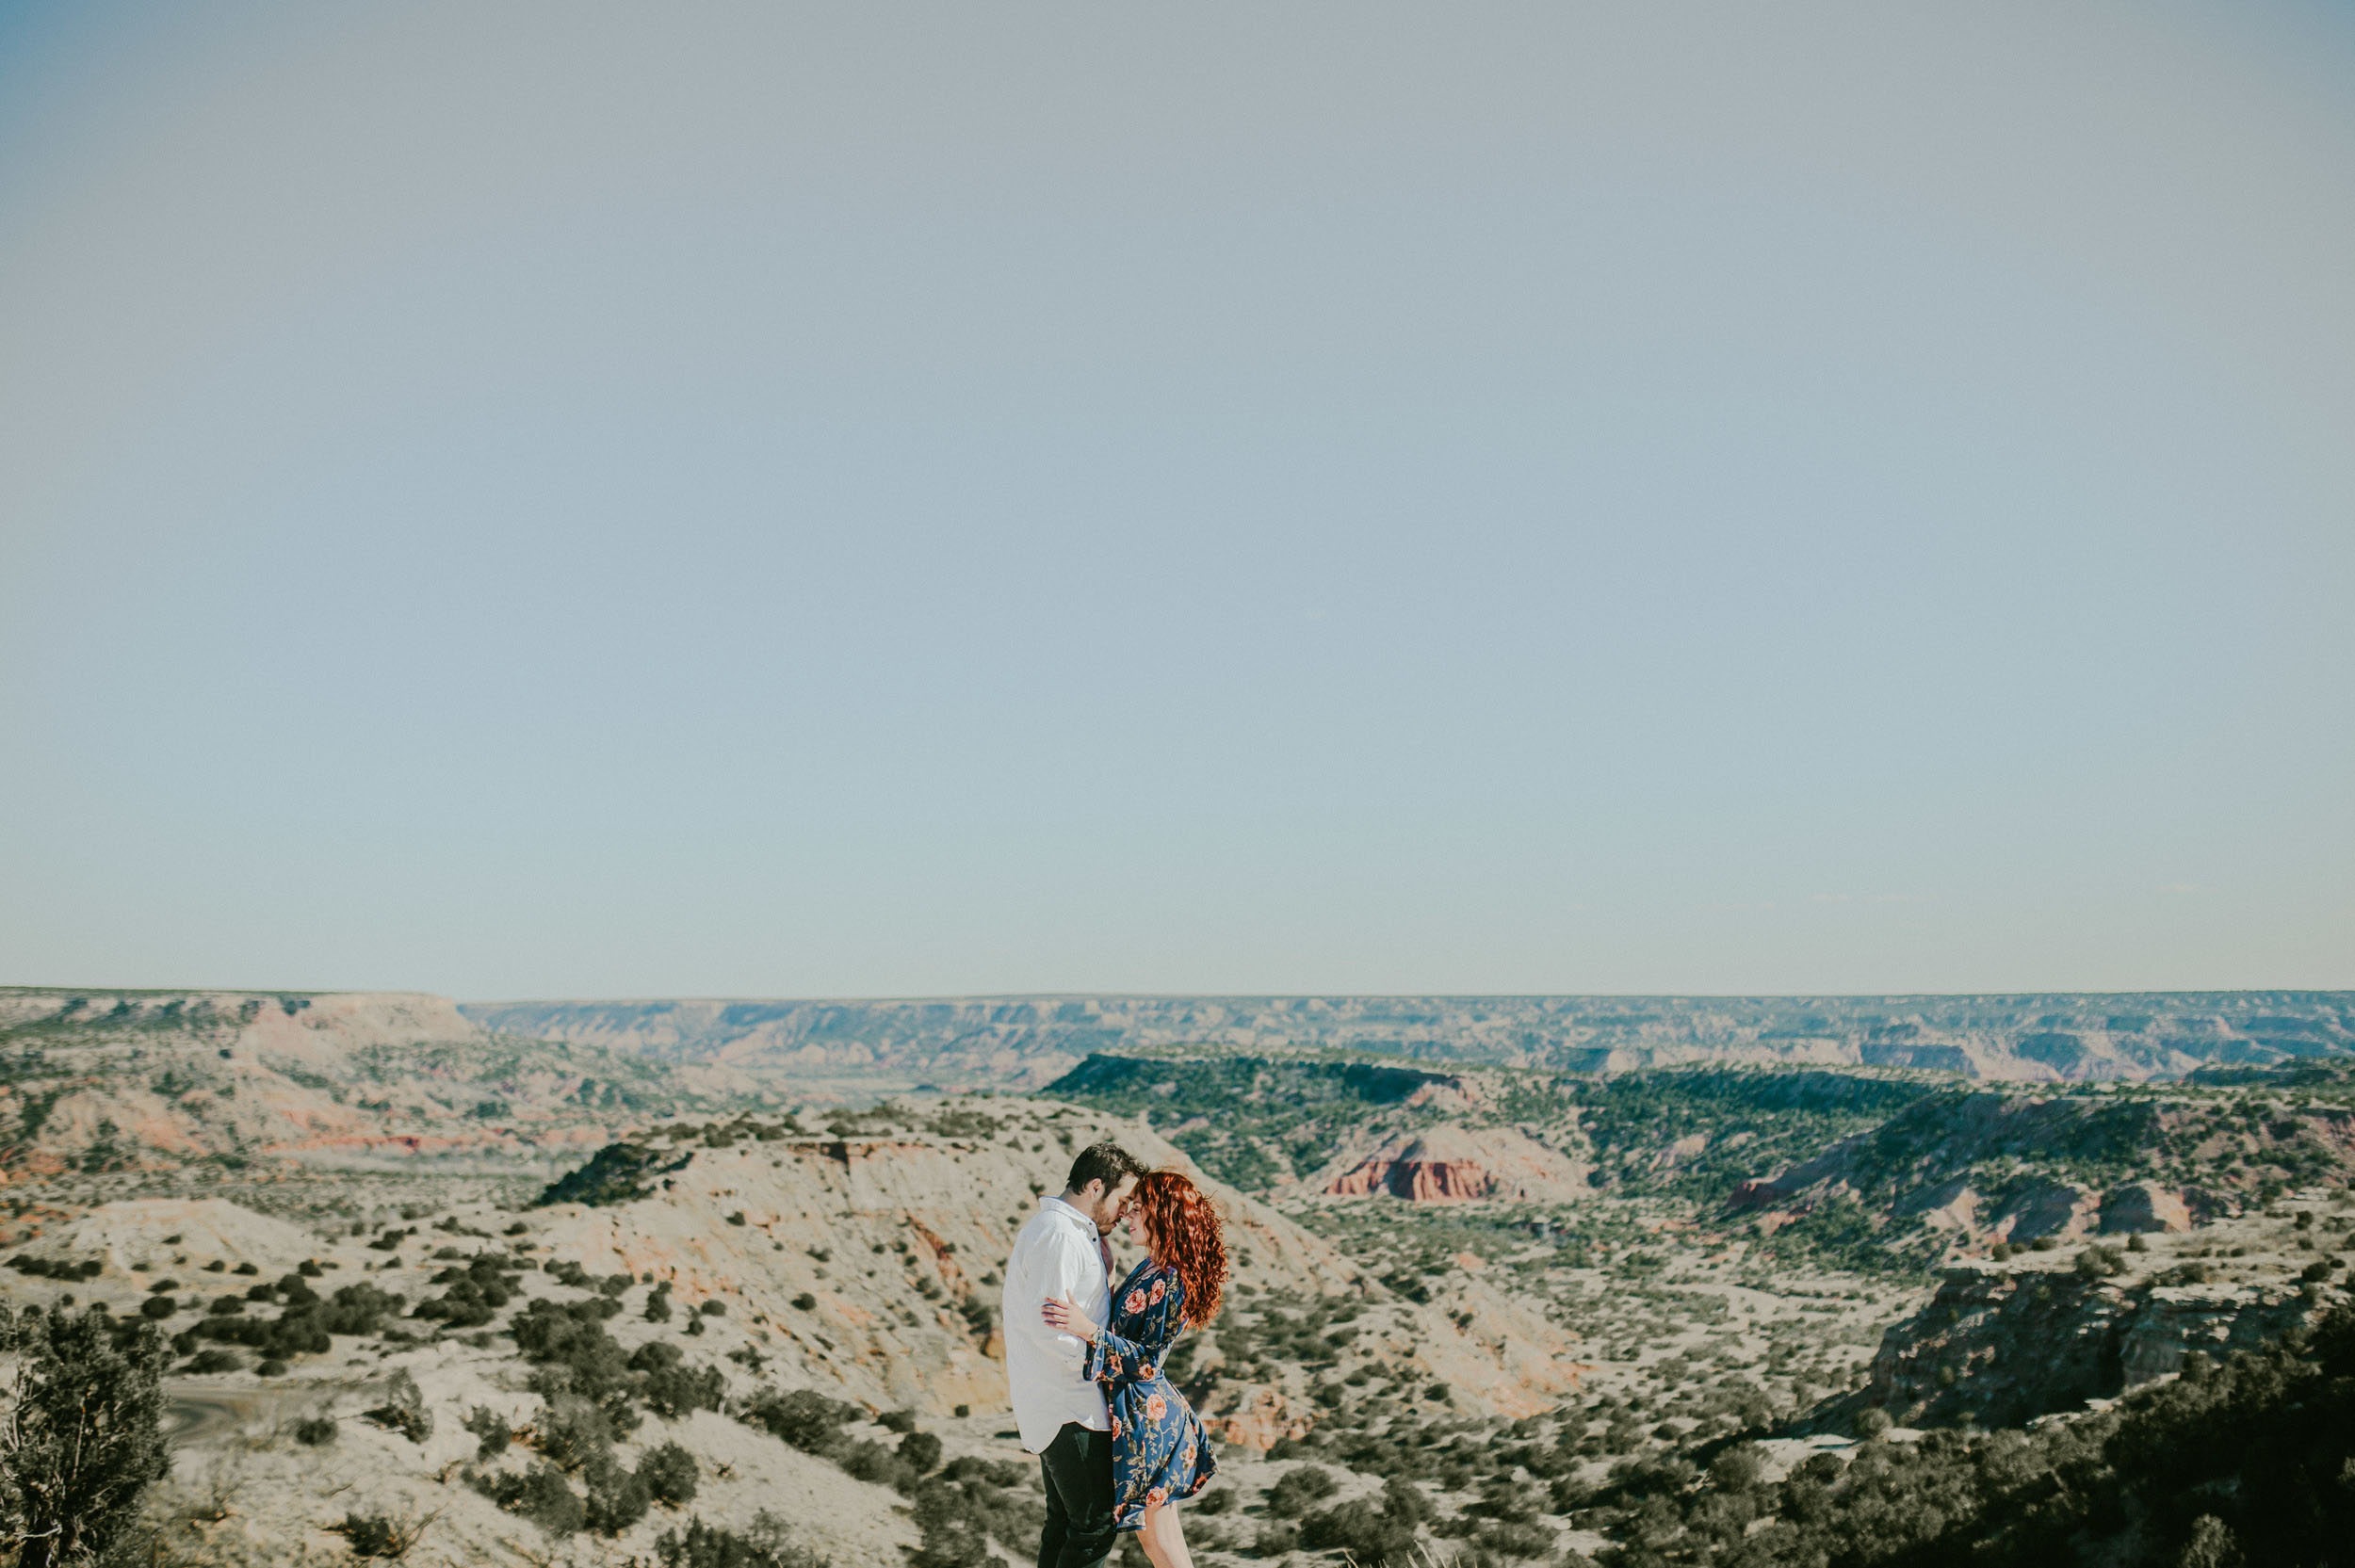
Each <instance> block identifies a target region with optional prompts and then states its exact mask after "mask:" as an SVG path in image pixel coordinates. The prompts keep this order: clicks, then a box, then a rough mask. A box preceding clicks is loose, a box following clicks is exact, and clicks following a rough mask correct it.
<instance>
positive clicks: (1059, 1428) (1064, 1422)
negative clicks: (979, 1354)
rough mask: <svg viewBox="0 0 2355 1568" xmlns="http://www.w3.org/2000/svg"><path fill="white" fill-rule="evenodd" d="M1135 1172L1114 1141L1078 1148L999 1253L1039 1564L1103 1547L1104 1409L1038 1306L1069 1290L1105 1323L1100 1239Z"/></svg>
mask: <svg viewBox="0 0 2355 1568" xmlns="http://www.w3.org/2000/svg"><path fill="white" fill-rule="evenodd" d="M1144 1174H1145V1167H1144V1166H1143V1165H1142V1164H1140V1163H1139V1162H1138V1160H1137V1158H1136V1156H1133V1155H1131V1154H1129V1151H1128V1150H1126V1149H1123V1148H1122V1147H1121V1146H1120V1145H1119V1144H1117V1143H1092V1144H1090V1145H1089V1146H1088V1147H1086V1148H1084V1149H1082V1150H1080V1157H1079V1158H1077V1159H1075V1160H1073V1161H1072V1162H1071V1175H1070V1178H1069V1180H1067V1181H1066V1182H1065V1183H1064V1193H1063V1196H1062V1197H1060V1198H1042V1199H1040V1200H1039V1204H1038V1212H1037V1213H1036V1214H1034V1215H1032V1216H1031V1220H1030V1223H1028V1224H1026V1225H1024V1226H1023V1227H1022V1234H1021V1235H1019V1236H1017V1237H1015V1238H1014V1255H1013V1256H1012V1257H1010V1258H1008V1259H1007V1260H1006V1296H1005V1301H1004V1303H1003V1317H1002V1318H1001V1319H1000V1320H1001V1321H1002V1322H1003V1323H1004V1325H1005V1332H1006V1382H1007V1383H1008V1385H1009V1386H1010V1388H1011V1390H1012V1392H1013V1395H1014V1424H1015V1426H1016V1427H1018V1428H1020V1429H1021V1431H1022V1446H1023V1447H1025V1448H1028V1449H1029V1450H1030V1451H1031V1452H1032V1453H1034V1454H1036V1455H1038V1463H1039V1468H1040V1470H1041V1471H1043V1472H1044V1473H1045V1475H1046V1479H1047V1528H1045V1529H1044V1530H1042V1531H1041V1532H1040V1533H1039V1539H1038V1568H1096V1564H1097V1563H1100V1562H1102V1561H1103V1560H1104V1559H1105V1558H1106V1557H1108V1556H1110V1555H1111V1553H1112V1549H1113V1536H1114V1531H1113V1438H1112V1425H1113V1423H1112V1416H1111V1414H1110V1413H1109V1412H1107V1411H1106V1409H1105V1408H1104V1391H1103V1390H1102V1389H1101V1388H1099V1387H1097V1386H1096V1384H1095V1383H1093V1382H1089V1381H1088V1380H1087V1379H1086V1378H1084V1377H1082V1376H1080V1368H1081V1367H1082V1366H1085V1365H1086V1361H1087V1347H1086V1345H1084V1344H1083V1343H1081V1341H1080V1338H1079V1336H1078V1335H1076V1334H1064V1333H1061V1332H1059V1331H1057V1330H1055V1329H1050V1328H1048V1326H1047V1321H1046V1318H1045V1317H1044V1316H1043V1315H1042V1312H1041V1309H1042V1308H1043V1307H1045V1306H1046V1304H1047V1302H1048V1301H1050V1300H1052V1299H1054V1298H1056V1297H1059V1296H1068V1297H1069V1298H1071V1300H1072V1301H1076V1302H1078V1303H1079V1305H1080V1310H1081V1311H1083V1312H1085V1313H1086V1314H1087V1315H1088V1316H1089V1317H1092V1318H1094V1319H1095V1320H1096V1322H1099V1323H1106V1322H1110V1321H1111V1320H1112V1305H1113V1280H1112V1265H1113V1252H1112V1246H1111V1244H1110V1243H1109V1242H1107V1241H1106V1240H1105V1239H1104V1238H1105V1237H1107V1236H1109V1235H1111V1234H1112V1229H1113V1226H1114V1225H1117V1224H1118V1223H1120V1220H1121V1218H1122V1214H1121V1211H1122V1210H1123V1209H1124V1208H1125V1207H1126V1206H1127V1205H1128V1202H1129V1194H1130V1193H1131V1192H1133V1191H1134V1190H1136V1185H1137V1178H1138V1177H1139V1176H1142V1175H1144Z"/></svg>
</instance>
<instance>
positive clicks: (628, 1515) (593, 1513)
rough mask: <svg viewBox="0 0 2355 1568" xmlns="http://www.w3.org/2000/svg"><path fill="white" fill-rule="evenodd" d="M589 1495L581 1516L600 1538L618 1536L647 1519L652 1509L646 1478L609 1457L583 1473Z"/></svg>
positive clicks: (652, 1501)
mask: <svg viewBox="0 0 2355 1568" xmlns="http://www.w3.org/2000/svg"><path fill="white" fill-rule="evenodd" d="M585 1479H587V1481H588V1484H589V1495H588V1498H587V1499H586V1502H585V1506H584V1508H583V1517H584V1518H585V1520H586V1522H587V1524H588V1526H589V1528H591V1529H593V1530H594V1531H596V1532H597V1533H598V1534H599V1535H619V1534H621V1533H622V1532H623V1531H624V1530H625V1529H627V1528H630V1526H632V1525H634V1524H636V1523H638V1521H639V1520H641V1519H643V1518H644V1517H645V1516H646V1510H647V1509H648V1508H650V1507H652V1506H653V1503H654V1495H653V1493H652V1492H651V1491H649V1490H648V1488H647V1485H646V1479H645V1477H644V1476H643V1475H642V1473H640V1472H638V1471H636V1470H625V1469H623V1468H622V1467H621V1466H620V1465H619V1464H616V1463H613V1461H612V1459H611V1457H610V1456H607V1457H605V1458H602V1459H599V1460H597V1461H596V1462H595V1463H592V1464H591V1465H590V1466H589V1467H588V1470H587V1472H586V1476H585Z"/></svg>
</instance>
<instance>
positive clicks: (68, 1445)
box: [0, 1307, 171, 1568]
mask: <svg viewBox="0 0 2355 1568" xmlns="http://www.w3.org/2000/svg"><path fill="white" fill-rule="evenodd" d="M126 1322H127V1323H128V1324H129V1332H128V1334H127V1335H122V1336H119V1335H118V1334H117V1333H116V1330H115V1326H114V1325H113V1324H112V1323H111V1322H110V1321H109V1320H108V1318H107V1316H106V1314H105V1313H103V1312H101V1311H99V1310H98V1309H96V1308H94V1307H93V1308H90V1309H89V1310H87V1311H84V1312H81V1313H68V1312H67V1311H66V1310H65V1309H64V1308H62V1307H58V1308H53V1309H51V1310H50V1311H48V1312H46V1313H44V1312H41V1310H39V1309H38V1308H36V1309H34V1310H32V1311H29V1312H27V1313H26V1314H25V1315H24V1317H22V1318H20V1319H17V1320H15V1321H14V1322H12V1323H8V1324H7V1325H6V1327H7V1333H6V1334H5V1336H4V1337H5V1344H0V1349H6V1350H13V1351H15V1352H17V1354H18V1355H19V1356H20V1357H21V1361H20V1364H19V1367H18V1372H17V1387H16V1398H15V1401H14V1405H13V1408H12V1409H11V1410H10V1411H9V1412H8V1443H7V1444H6V1445H5V1446H0V1519H5V1520H6V1522H7V1526H8V1534H10V1535H11V1536H13V1537H14V1538H15V1541H16V1542H17V1543H18V1544H19V1554H18V1557H17V1564H18V1568H51V1565H53V1564H57V1563H64V1562H82V1561H89V1560H107V1559H108V1558H109V1556H110V1554H112V1553H113V1552H114V1551H115V1550H116V1549H117V1548H118V1547H127V1546H128V1545H129V1544H130V1543H129V1539H128V1538H129V1534H130V1532H131V1530H132V1528H134V1527H135V1526H136V1524H137V1523H138V1515H139V1508H140V1504H141V1501H142V1499H143V1498H144V1496H145V1495H146V1492H147V1489H148V1487H149V1486H151V1485H152V1484H154V1482H155V1481H156V1480H157V1479H160V1478H161V1477H163V1476H164V1475H165V1474H167V1473H168V1472H169V1471H170V1469H171V1456H170V1454H169V1452H168V1450H167V1449H166V1447H165V1444H164V1435H163V1391H162V1384H161V1379H162V1375H163V1363H164V1352H163V1343H162V1339H161V1336H159V1335H158V1334H156V1333H155V1330H154V1326H153V1325H152V1324H149V1323H146V1322H144V1321H139V1320H137V1319H127V1320H126Z"/></svg>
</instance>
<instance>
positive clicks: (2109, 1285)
mask: <svg viewBox="0 0 2355 1568" xmlns="http://www.w3.org/2000/svg"><path fill="white" fill-rule="evenodd" d="M2320 1299H2321V1298H2320V1295H2319V1293H2316V1292H2309V1291H2303V1290H2301V1289H2300V1288H2299V1287H2298V1285H2297V1284H2296V1283H2295V1282H2294V1281H2292V1282H2287V1283H2282V1284H2275V1285H2251V1284H2216V1285H2156V1284H2153V1283H2151V1282H2148V1281H2146V1282H2143V1283H2140V1284H2121V1283H2120V1282H2118V1281H2115V1280H2103V1279H2090V1278H2086V1277H2083V1276H2081V1275H2079V1274H2077V1273H2075V1272H2074V1271H2072V1270H2069V1269H2049V1268H2018V1269H2014V1268H2007V1267H2004V1266H2001V1265H1996V1266H1990V1267H1984V1268H1981V1267H1964V1268H1954V1269H1947V1270H1945V1272H1944V1274H1943V1277H1942V1279H1941V1284H1940V1285H1939V1288H1938V1292H1937V1294H1936V1295H1935V1296H1933V1297H1932V1298H1931V1300H1930V1301H1929V1303H1928V1304H1927V1305H1926V1306H1925V1307H1924V1308H1923V1309H1922V1310H1921V1311H1920V1312H1918V1313H1916V1314H1915V1315H1914V1316H1913V1317H1908V1318H1907V1319H1906V1320H1905V1321H1903V1322H1900V1323H1896V1324H1892V1326H1891V1327H1890V1328H1889V1329H1888V1331H1887V1332H1886V1333H1885V1334H1883V1335H1882V1338H1881V1345H1880V1350H1879V1351H1878V1352H1877V1353H1876V1355H1875V1357H1874V1358H1873V1381H1872V1391H1871V1397H1872V1399H1873V1402H1874V1403H1876V1404H1877V1405H1880V1406H1882V1407H1883V1408H1885V1409H1887V1410H1888V1411H1889V1412H1890V1414H1892V1415H1894V1416H1896V1417H1897V1418H1898V1421H1899V1423H1900V1424H1901V1425H1908V1426H1925V1427H1926V1426H1944V1425H1949V1424H1952V1423H1954V1422H1957V1421H1959V1420H1962V1419H1963V1418H1965V1417H1966V1416H1968V1417H1970V1418H1973V1419H1975V1420H1976V1421H1977V1423H1978V1424H1979V1425H1981V1426H1990V1427H1992V1426H2018V1425H2021V1424H2022V1423H2023V1422H2025V1421H2028V1420H2030V1419H2033V1418H2034V1417H2036V1416H2038V1415H2042V1414H2049V1413H2051V1412H2055V1411H2062V1410H2068V1409H2071V1408H2072V1407H2074V1406H2076V1405H2079V1404H2082V1403H2083V1402H2084V1401H2085V1400H2087V1399H2090V1398H2112V1397H2114V1396H2116V1395H2118V1394H2120V1393H2122V1392H2123V1391H2125V1390H2126V1389H2129V1388H2133V1387H2135V1386H2136V1385H2138V1384H2140V1383H2145V1382H2150V1381H2152V1379H2154V1378H2160V1377H2165V1376H2167V1375H2168V1374H2169V1373H2171V1372H2174V1371H2176V1370H2178V1369H2179V1368H2180V1367H2181V1366H2182V1365H2183V1361H2184V1356H2185V1355H2186V1354H2188V1353H2190V1352H2191V1351H2193V1350H2202V1351H2206V1352H2208V1353H2210V1354H2221V1353H2223V1352H2225V1351H2228V1350H2246V1349H2252V1348H2254V1347H2255V1346H2257V1345H2260V1344H2263V1343H2264V1342H2266V1340H2269V1339H2274V1338H2277V1337H2279V1336H2280V1335H2281V1334H2284V1333H2286V1332H2288V1330H2290V1329H2291V1328H2292V1327H2294V1326H2296V1325H2298V1324H2299V1323H2302V1322H2305V1321H2307V1320H2308V1319H2309V1318H2310V1317H2312V1316H2313V1315H2314V1313H2315V1312H2316V1311H2317V1310H2318V1307H2319V1301H2320Z"/></svg>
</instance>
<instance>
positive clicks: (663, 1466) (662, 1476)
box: [638, 1443, 697, 1508]
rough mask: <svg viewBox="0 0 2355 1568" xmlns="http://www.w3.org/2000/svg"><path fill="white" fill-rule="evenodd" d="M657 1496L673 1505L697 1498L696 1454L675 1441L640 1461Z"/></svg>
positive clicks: (643, 1471) (649, 1489) (642, 1471)
mask: <svg viewBox="0 0 2355 1568" xmlns="http://www.w3.org/2000/svg"><path fill="white" fill-rule="evenodd" d="M638 1473H639V1474H640V1475H642V1476H643V1477H645V1478H646V1490H647V1491H648V1492H649V1493H651V1494H653V1495H654V1500H655V1501H656V1502H658V1503H662V1504H664V1505H666V1506H668V1507H671V1508H676V1507H678V1506H679V1505H681V1504H683V1503H691V1502H693V1501H694V1500H695V1486H696V1479H697V1472H696V1468H695V1456H694V1455H693V1454H690V1453H689V1452H688V1451H687V1450H686V1449H685V1448H682V1447H679V1446H678V1445H677V1444H675V1443H665V1444H663V1445H662V1446H661V1447H658V1448H656V1449H655V1450H653V1451H652V1452H651V1453H649V1454H647V1455H646V1457H645V1458H644V1459H642V1460H641V1461H639V1463H638Z"/></svg>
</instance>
